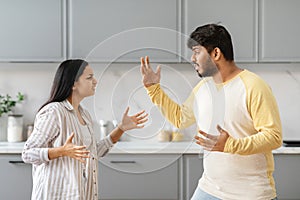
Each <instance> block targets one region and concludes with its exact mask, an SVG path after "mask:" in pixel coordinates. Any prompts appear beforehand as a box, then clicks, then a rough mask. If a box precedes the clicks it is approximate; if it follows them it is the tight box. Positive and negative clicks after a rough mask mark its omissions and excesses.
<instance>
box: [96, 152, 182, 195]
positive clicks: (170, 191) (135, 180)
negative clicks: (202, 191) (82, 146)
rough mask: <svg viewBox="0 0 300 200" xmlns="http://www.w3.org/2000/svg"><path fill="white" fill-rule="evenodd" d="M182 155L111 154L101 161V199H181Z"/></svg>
mask: <svg viewBox="0 0 300 200" xmlns="http://www.w3.org/2000/svg"><path fill="white" fill-rule="evenodd" d="M180 157H181V156H180V155H155V154H153V155H151V154H147V155H141V154H135V155H130V154H127V155H120V154H119V155H118V154H113V155H108V156H106V157H104V158H102V159H101V160H100V161H99V196H100V199H106V200H108V199H115V200H116V199H132V200H133V199H139V200H143V199H151V200H154V199H160V200H163V199H168V200H172V199H173V200H175V199H176V200H177V199H179V196H180V195H181V194H179V193H180V192H179V191H180V189H179V182H180V178H179V171H180V161H179V160H180Z"/></svg>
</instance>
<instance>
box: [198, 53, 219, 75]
mask: <svg viewBox="0 0 300 200" xmlns="http://www.w3.org/2000/svg"><path fill="white" fill-rule="evenodd" d="M194 64H196V65H198V64H197V63H194ZM198 66H199V65H198ZM203 66H204V67H203V72H202V73H200V72H199V71H198V70H196V71H197V73H198V76H199V77H200V78H204V77H209V76H213V75H215V74H216V73H218V68H217V66H216V65H215V64H214V63H213V62H212V61H211V59H210V57H208V58H207V60H206V62H205V64H204V65H203Z"/></svg>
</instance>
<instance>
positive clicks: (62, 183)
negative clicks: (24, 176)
mask: <svg viewBox="0 0 300 200" xmlns="http://www.w3.org/2000/svg"><path fill="white" fill-rule="evenodd" d="M79 112H80V114H81V115H82V118H83V119H84V121H85V122H86V126H83V125H81V124H80V122H79V120H78V118H77V116H76V112H75V110H74V108H73V106H72V105H71V104H70V103H69V102H68V101H67V100H65V101H63V102H54V103H50V104H48V105H46V106H45V107H43V108H42V109H41V110H40V111H39V112H38V114H37V116H36V119H35V123H34V130H33V132H32V134H31V136H30V137H29V138H28V140H27V141H26V143H25V145H24V149H23V152H22V158H23V160H24V162H26V163H31V164H32V176H33V188H32V196H31V199H34V200H36V199H39V200H46V199H47V200H55V199H57V200H58V199H64V200H90V199H98V180H97V178H98V159H99V158H100V157H102V156H104V155H105V154H106V153H107V152H108V151H109V150H110V149H111V148H112V146H113V143H112V141H111V138H110V136H107V137H106V138H104V139H103V140H101V141H99V142H96V141H95V137H94V132H93V127H92V119H91V116H90V115H89V113H88V112H87V111H86V110H84V109H83V108H82V107H81V106H79ZM81 126H82V127H81ZM82 130H85V131H82ZM72 132H74V133H75V136H74V138H73V141H72V142H73V143H74V144H75V145H86V146H87V149H88V150H90V152H91V153H90V158H88V159H86V164H83V163H81V162H79V161H78V160H76V159H73V158H70V157H67V156H64V157H59V158H57V159H53V160H49V157H48V149H49V148H52V147H60V146H62V145H64V144H65V142H66V140H67V138H68V137H70V135H71V134H72Z"/></svg>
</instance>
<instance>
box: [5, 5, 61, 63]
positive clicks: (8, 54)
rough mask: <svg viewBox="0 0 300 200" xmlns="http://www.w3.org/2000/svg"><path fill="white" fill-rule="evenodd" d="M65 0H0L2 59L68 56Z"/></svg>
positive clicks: (46, 58)
mask: <svg viewBox="0 0 300 200" xmlns="http://www.w3.org/2000/svg"><path fill="white" fill-rule="evenodd" d="M65 4H66V2H65V0H52V1H39V0H27V1H22V0H11V1H7V0H0V5H1V6H0V19H1V20H0V27H1V31H0V44H1V45H0V61H4V62H5V61H16V62H24V61H25V62H31V61H35V62H37V61H61V60H62V59H64V58H65V56H66V55H65V54H66V53H65V52H66V49H65V48H66V45H65V39H64V38H65V32H64V30H65V16H64V15H65Z"/></svg>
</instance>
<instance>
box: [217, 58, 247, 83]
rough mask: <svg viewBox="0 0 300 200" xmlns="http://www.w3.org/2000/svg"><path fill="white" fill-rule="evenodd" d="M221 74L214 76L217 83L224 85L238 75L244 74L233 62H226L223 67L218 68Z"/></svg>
mask: <svg viewBox="0 0 300 200" xmlns="http://www.w3.org/2000/svg"><path fill="white" fill-rule="evenodd" d="M218 68H219V73H217V74H216V75H215V76H213V79H214V81H215V82H216V83H224V82H226V81H228V80H230V79H232V78H234V77H235V76H236V75H237V74H239V73H240V72H242V71H243V70H242V69H240V68H239V67H238V66H236V64H235V63H234V62H233V61H232V62H224V63H222V65H219V66H218Z"/></svg>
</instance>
